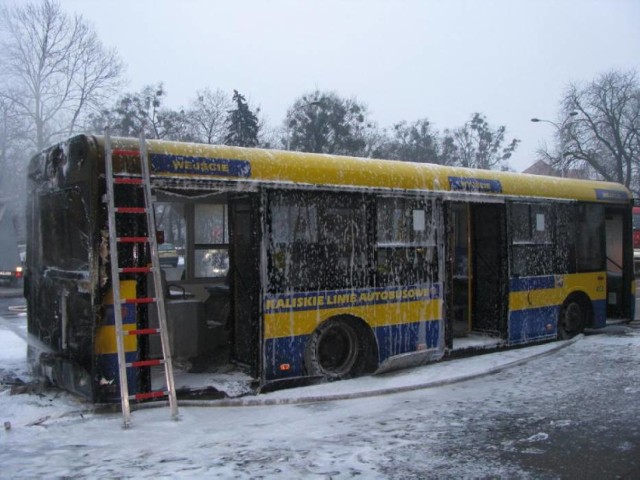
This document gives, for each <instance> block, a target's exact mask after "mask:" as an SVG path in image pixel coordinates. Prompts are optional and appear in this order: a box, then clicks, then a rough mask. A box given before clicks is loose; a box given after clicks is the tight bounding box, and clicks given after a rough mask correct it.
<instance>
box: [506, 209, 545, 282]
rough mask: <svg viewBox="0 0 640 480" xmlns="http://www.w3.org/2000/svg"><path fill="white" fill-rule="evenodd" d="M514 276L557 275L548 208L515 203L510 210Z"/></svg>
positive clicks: (512, 270) (512, 269) (512, 272)
mask: <svg viewBox="0 0 640 480" xmlns="http://www.w3.org/2000/svg"><path fill="white" fill-rule="evenodd" d="M509 223H510V225H511V239H512V240H511V241H512V261H511V274H512V275H514V276H537V275H549V274H552V273H555V272H554V266H555V265H554V264H555V263H556V262H555V257H556V254H555V252H556V249H555V245H554V230H555V229H554V221H553V216H552V210H551V207H550V206H549V205H541V204H527V203H513V204H511V208H510V222H509Z"/></svg>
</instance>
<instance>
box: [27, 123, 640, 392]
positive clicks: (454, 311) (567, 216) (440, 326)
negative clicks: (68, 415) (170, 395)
mask: <svg viewBox="0 0 640 480" xmlns="http://www.w3.org/2000/svg"><path fill="white" fill-rule="evenodd" d="M112 144H113V152H112V155H113V165H114V172H115V174H116V175H117V174H118V173H124V172H126V173H128V174H135V173H137V172H139V162H140V159H139V142H138V140H136V139H126V138H114V139H113V140H112ZM147 148H148V152H149V156H148V159H147V161H148V162H149V165H150V169H151V182H152V186H153V191H154V194H155V199H156V204H155V212H156V229H157V230H158V237H159V239H160V241H161V242H164V243H163V245H165V247H162V246H161V248H160V249H159V251H160V260H161V264H162V265H163V266H164V274H165V275H164V277H165V278H166V283H167V285H166V286H164V287H163V292H162V294H163V295H164V296H165V301H166V305H167V312H168V313H167V316H168V321H169V333H170V336H171V342H170V343H171V346H172V354H173V358H174V363H176V364H177V365H178V368H179V369H181V370H182V371H184V372H189V373H190V375H187V376H186V377H189V378H190V380H189V381H191V382H192V383H193V380H194V378H195V377H196V376H197V372H208V373H209V375H208V377H207V378H210V377H212V375H211V373H212V372H216V371H219V369H218V370H216V368H219V367H214V366H213V365H214V364H215V363H216V362H218V364H219V363H220V362H222V363H231V364H233V365H235V366H239V367H240V368H241V369H242V370H243V371H244V372H245V374H246V375H247V378H250V381H251V382H252V386H253V387H254V389H255V388H265V387H268V386H270V385H273V384H277V383H278V382H287V381H293V380H295V379H300V378H307V379H309V378H313V379H315V378H323V379H338V378H347V377H352V376H357V375H363V374H368V373H373V372H379V371H384V370H388V369H391V368H397V367H398V366H403V365H411V364H417V363H424V362H429V361H433V360H438V359H440V358H442V357H443V356H445V355H447V354H448V353H451V352H454V351H459V350H464V349H467V350H468V349H477V348H485V347H500V346H505V347H506V346H511V345H522V344H527V343H532V342H540V341H546V340H550V339H555V338H561V339H562V338H568V337H571V336H573V335H575V334H576V333H579V332H581V331H582V330H583V329H584V328H585V327H594V328H597V327H602V326H604V325H605V324H606V321H607V318H623V319H631V318H633V308H634V291H635V284H634V276H633V249H632V239H631V235H632V228H631V197H630V194H629V192H628V191H627V190H626V189H625V188H624V187H622V186H620V185H617V184H611V183H603V182H592V181H579V180H570V179H559V178H550V177H539V176H530V175H522V174H514V173H505V172H495V171H480V170H470V169H462V168H449V167H442V166H437V165H429V164H417V163H406V162H396V161H384V160H371V159H361V158H352V157H341V156H329V155H317V154H305V153H298V152H284V151H275V150H262V149H245V148H236V147H225V146H211V145H196V144H185V143H174V142H164V141H154V140H149V141H148V142H147ZM104 162H105V144H104V139H103V138H102V137H99V136H85V135H82V136H77V137H74V138H71V139H69V140H68V141H66V142H63V143H60V144H58V145H55V146H53V147H51V148H49V149H47V150H46V151H43V152H42V153H41V154H39V155H37V156H36V157H34V158H33V160H32V162H31V164H30V169H29V179H28V196H29V205H28V246H27V266H26V282H25V295H26V298H27V304H28V330H29V333H30V334H31V335H32V336H33V337H35V338H37V339H38V341H39V344H40V348H31V349H30V357H31V358H30V361H31V363H32V365H33V366H34V367H35V368H36V370H37V371H38V372H40V373H41V374H42V375H44V376H45V377H47V378H48V379H49V380H51V381H53V382H54V383H56V384H58V385H60V386H62V387H64V388H67V389H69V390H72V391H75V392H78V393H80V394H82V395H84V396H86V397H88V398H90V399H92V400H94V401H110V400H117V399H118V398H119V397H118V388H119V387H118V379H117V375H118V368H117V355H116V347H115V345H116V343H115V333H114V331H115V330H114V322H113V312H112V307H111V305H110V304H111V303H112V300H111V279H110V276H109V271H110V270H109V260H110V255H109V247H108V245H109V242H108V219H107V208H106V204H105V195H106V188H105V173H104V172H105V168H104ZM139 194H140V193H138V191H137V190H136V189H135V188H133V187H129V186H127V185H123V186H120V187H119V190H116V192H115V195H116V197H118V199H119V204H122V203H123V202H124V203H125V204H126V202H127V201H131V202H132V204H134V203H133V202H134V200H135V197H136V195H139ZM121 226H122V225H121ZM123 227H124V229H125V230H128V233H127V234H129V235H138V234H144V230H145V228H146V227H145V225H144V224H143V223H141V222H139V221H136V220H135V219H133V218H132V219H131V220H129V221H128V223H127V224H125V225H124V226H123ZM119 258H120V260H121V263H122V264H123V265H121V266H127V265H129V266H131V265H145V264H148V263H149V252H148V248H147V247H145V246H144V245H124V246H122V250H120V249H119ZM163 258H164V261H163ZM120 282H121V283H120V287H121V288H120V290H121V291H123V292H124V293H122V295H129V296H131V295H134V296H138V297H146V296H148V295H149V294H154V292H149V291H148V290H149V289H150V288H151V287H150V286H151V285H152V283H151V282H148V281H146V279H145V278H144V277H143V278H140V277H139V276H138V277H136V278H134V277H133V276H132V278H131V279H127V278H126V276H125V278H124V279H121V280H120ZM123 317H124V322H125V324H127V323H128V324H129V327H130V328H134V327H138V328H143V327H145V326H148V325H152V324H154V322H157V320H156V319H154V318H153V315H152V314H147V313H146V312H145V311H144V310H141V309H138V308H134V307H131V306H127V308H126V309H125V311H123ZM125 328H126V325H125ZM125 348H126V350H127V355H128V357H131V356H133V357H135V358H142V357H145V358H146V357H149V356H153V355H154V354H157V350H158V345H155V344H154V343H153V342H152V341H142V340H140V341H138V340H136V339H135V338H133V339H128V340H127V341H126V342H125ZM225 371H226V370H225ZM134 378H135V380H134V381H133V384H132V385H130V391H133V392H134V393H135V391H136V389H137V390H144V389H147V388H150V384H151V383H153V382H154V381H155V380H154V375H153V373H152V372H151V373H149V372H147V373H144V372H143V373H140V374H138V375H137V376H134ZM176 378H177V380H176V382H177V383H176V386H177V388H178V393H179V394H180V393H181V392H182V391H184V390H188V389H189V388H191V387H190V384H189V381H187V380H185V381H184V382H183V380H181V377H180V376H177V377H176ZM130 383H131V382H130ZM195 383H196V384H198V385H199V386H200V387H202V388H205V389H206V388H210V389H211V388H213V385H212V384H207V383H206V381H204V382H197V381H196V382H195Z"/></svg>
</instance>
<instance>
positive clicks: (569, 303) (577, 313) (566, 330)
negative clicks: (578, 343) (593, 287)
mask: <svg viewBox="0 0 640 480" xmlns="http://www.w3.org/2000/svg"><path fill="white" fill-rule="evenodd" d="M589 313H590V309H589V307H588V305H587V303H586V301H585V300H584V299H582V298H581V297H579V296H571V297H569V298H568V299H567V300H565V302H564V304H563V305H562V308H561V309H560V315H559V316H558V340H568V339H570V338H573V337H575V336H576V335H578V334H579V333H582V332H583V331H584V328H585V326H586V325H587V323H588V320H589V319H588V317H589Z"/></svg>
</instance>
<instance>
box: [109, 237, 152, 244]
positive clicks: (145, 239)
mask: <svg viewBox="0 0 640 480" xmlns="http://www.w3.org/2000/svg"><path fill="white" fill-rule="evenodd" d="M116 240H117V241H118V242H121V243H146V242H148V241H149V237H118V238H116Z"/></svg>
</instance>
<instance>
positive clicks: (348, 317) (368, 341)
mask: <svg viewBox="0 0 640 480" xmlns="http://www.w3.org/2000/svg"><path fill="white" fill-rule="evenodd" d="M329 322H339V323H344V324H346V325H348V326H350V327H351V328H352V329H353V330H354V331H355V333H356V335H357V336H358V339H359V340H360V341H361V342H360V343H359V345H360V347H361V348H359V351H358V358H357V360H356V364H355V365H354V368H353V371H352V372H351V373H350V374H349V375H347V377H357V376H360V375H366V374H369V373H373V372H375V370H376V369H377V368H378V365H379V348H378V341H377V338H376V336H375V334H374V332H373V329H372V328H371V326H370V325H369V324H368V323H367V322H366V321H365V320H364V319H362V318H361V317H358V316H356V315H352V314H338V315H332V316H330V317H327V318H326V319H324V320H323V321H322V322H321V323H319V324H318V325H317V326H316V328H315V329H314V331H313V333H312V334H311V336H310V337H309V340H307V344H306V345H305V355H304V363H305V370H306V371H307V373H310V370H312V369H311V368H310V365H309V364H308V363H309V352H308V349H309V347H310V344H311V343H312V341H313V337H314V335H316V334H317V332H319V331H321V330H322V328H323V327H325V326H326V325H327V324H328V323H329Z"/></svg>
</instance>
